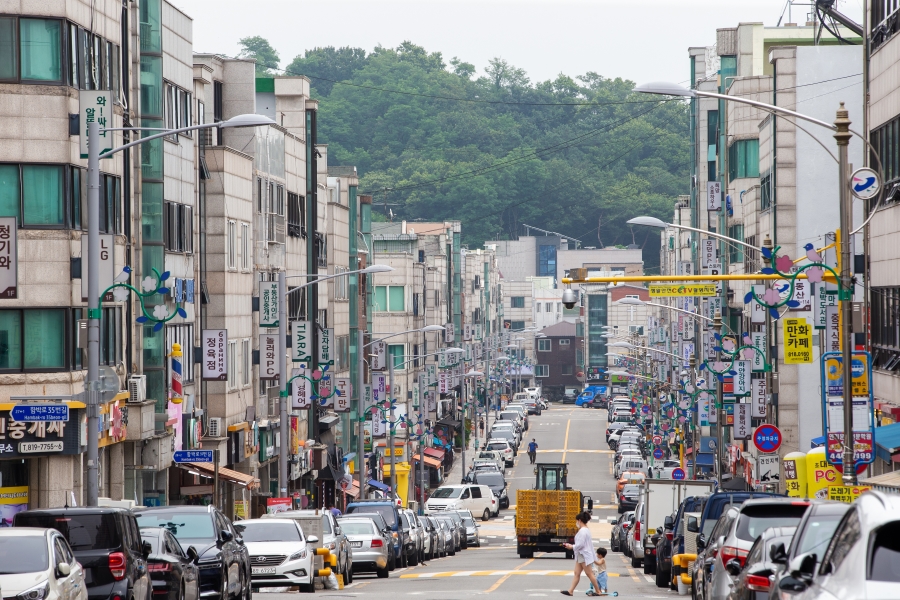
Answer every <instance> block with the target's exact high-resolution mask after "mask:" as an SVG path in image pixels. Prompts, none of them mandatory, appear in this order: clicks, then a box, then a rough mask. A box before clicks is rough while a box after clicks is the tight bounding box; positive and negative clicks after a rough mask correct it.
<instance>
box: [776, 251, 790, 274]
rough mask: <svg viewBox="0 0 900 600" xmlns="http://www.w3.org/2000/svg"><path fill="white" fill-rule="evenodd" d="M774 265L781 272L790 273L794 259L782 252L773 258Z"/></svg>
mask: <svg viewBox="0 0 900 600" xmlns="http://www.w3.org/2000/svg"><path fill="white" fill-rule="evenodd" d="M775 267H776V268H777V269H778V270H779V271H781V272H782V273H790V272H791V269H793V268H794V261H792V260H791V257H790V256H788V255H787V254H783V255H781V256H779V257H778V258H776V259H775Z"/></svg>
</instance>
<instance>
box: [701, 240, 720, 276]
mask: <svg viewBox="0 0 900 600" xmlns="http://www.w3.org/2000/svg"><path fill="white" fill-rule="evenodd" d="M717 262H719V249H718V247H717V244H716V240H714V239H713V238H703V239H701V240H700V266H701V267H702V268H704V269H710V268H712V266H713V265H714V264H715V263H717Z"/></svg>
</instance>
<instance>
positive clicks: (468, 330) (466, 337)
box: [463, 323, 472, 342]
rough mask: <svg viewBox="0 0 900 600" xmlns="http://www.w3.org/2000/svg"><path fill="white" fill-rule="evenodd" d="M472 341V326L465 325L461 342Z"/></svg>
mask: <svg viewBox="0 0 900 600" xmlns="http://www.w3.org/2000/svg"><path fill="white" fill-rule="evenodd" d="M471 339H472V326H471V325H469V324H468V323H466V324H465V325H463V341H466V342H468V341H470V340H471Z"/></svg>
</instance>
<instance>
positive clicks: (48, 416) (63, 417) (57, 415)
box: [10, 404, 69, 423]
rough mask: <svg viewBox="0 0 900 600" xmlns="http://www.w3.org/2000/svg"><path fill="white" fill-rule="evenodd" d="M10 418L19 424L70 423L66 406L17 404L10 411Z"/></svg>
mask: <svg viewBox="0 0 900 600" xmlns="http://www.w3.org/2000/svg"><path fill="white" fill-rule="evenodd" d="M10 416H11V417H12V419H13V421H17V422H19V423H23V422H24V423H37V422H40V421H68V420H69V407H68V406H67V405H65V404H17V405H15V406H13V408H12V411H10Z"/></svg>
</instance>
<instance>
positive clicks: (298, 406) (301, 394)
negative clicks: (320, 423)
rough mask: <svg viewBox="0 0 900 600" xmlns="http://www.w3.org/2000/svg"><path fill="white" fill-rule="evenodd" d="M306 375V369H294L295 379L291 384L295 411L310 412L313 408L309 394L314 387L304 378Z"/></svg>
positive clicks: (292, 406) (292, 405)
mask: <svg viewBox="0 0 900 600" xmlns="http://www.w3.org/2000/svg"><path fill="white" fill-rule="evenodd" d="M305 375H306V369H294V375H293V376H294V377H295V379H294V380H293V381H292V382H291V408H293V409H294V410H309V409H310V408H312V401H311V400H310V393H309V392H310V389H311V387H312V386H311V385H310V383H309V381H307V380H306V379H305V378H304V377H303V376H305ZM298 376H299V377H298Z"/></svg>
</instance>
